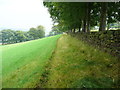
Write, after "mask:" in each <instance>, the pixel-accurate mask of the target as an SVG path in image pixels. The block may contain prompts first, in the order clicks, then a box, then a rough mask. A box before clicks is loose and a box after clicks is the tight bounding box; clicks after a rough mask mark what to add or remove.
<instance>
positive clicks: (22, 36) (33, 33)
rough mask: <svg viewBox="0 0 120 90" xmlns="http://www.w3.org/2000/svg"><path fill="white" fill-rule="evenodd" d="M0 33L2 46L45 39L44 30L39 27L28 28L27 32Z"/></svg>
mask: <svg viewBox="0 0 120 90" xmlns="http://www.w3.org/2000/svg"><path fill="white" fill-rule="evenodd" d="M0 33H1V34H0V37H1V39H2V44H12V43H18V42H24V41H30V40H33V39H39V38H43V37H45V29H44V27H43V26H41V25H40V26H38V27H37V28H30V30H29V31H28V32H24V31H14V30H10V29H6V30H2V31H0Z"/></svg>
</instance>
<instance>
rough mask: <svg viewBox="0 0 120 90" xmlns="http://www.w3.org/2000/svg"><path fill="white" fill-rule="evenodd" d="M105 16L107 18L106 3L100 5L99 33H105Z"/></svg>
mask: <svg viewBox="0 0 120 90" xmlns="http://www.w3.org/2000/svg"><path fill="white" fill-rule="evenodd" d="M106 16H107V2H102V3H101V16H100V27H99V31H105V28H106Z"/></svg>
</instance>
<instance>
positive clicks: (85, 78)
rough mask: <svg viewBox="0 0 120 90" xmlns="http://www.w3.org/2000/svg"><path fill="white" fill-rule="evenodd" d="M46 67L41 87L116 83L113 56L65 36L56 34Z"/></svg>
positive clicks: (115, 84)
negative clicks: (53, 48) (45, 75)
mask: <svg viewBox="0 0 120 90" xmlns="http://www.w3.org/2000/svg"><path fill="white" fill-rule="evenodd" d="M49 67H50V69H49V68H48V70H47V71H49V75H48V76H47V77H46V78H47V79H46V80H47V83H44V85H43V84H42V83H41V85H43V86H42V87H46V88H111V87H117V85H118V68H119V67H118V61H117V59H116V58H115V57H113V56H111V55H109V54H108V53H105V52H102V51H100V50H98V49H95V48H94V47H92V46H89V45H88V44H86V43H83V42H82V41H80V40H77V39H76V38H74V37H71V36H69V35H63V36H62V37H60V39H59V41H58V43H57V48H56V51H55V53H54V55H53V58H52V60H51V62H50V66H49ZM44 80H45V79H44ZM41 85H40V86H41Z"/></svg>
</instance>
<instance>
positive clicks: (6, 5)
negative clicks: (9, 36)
mask: <svg viewBox="0 0 120 90" xmlns="http://www.w3.org/2000/svg"><path fill="white" fill-rule="evenodd" d="M38 25H43V26H44V27H45V29H46V33H48V32H49V31H50V30H51V27H52V19H51V18H50V15H49V13H48V11H47V8H45V7H44V6H43V3H42V0H0V30H2V29H13V30H23V31H28V30H29V28H31V27H37V26H38Z"/></svg>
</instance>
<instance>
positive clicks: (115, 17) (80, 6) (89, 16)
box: [43, 2, 120, 32]
mask: <svg viewBox="0 0 120 90" xmlns="http://www.w3.org/2000/svg"><path fill="white" fill-rule="evenodd" d="M43 4H44V6H46V7H47V8H48V11H49V13H50V15H51V18H52V20H53V21H54V23H58V25H59V26H61V30H62V31H74V32H75V29H79V32H80V31H81V30H82V31H83V32H90V28H91V27H94V26H96V25H99V31H104V30H106V24H109V23H112V22H116V21H120V15H119V14H120V3H119V2H43Z"/></svg>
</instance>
